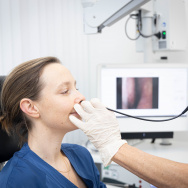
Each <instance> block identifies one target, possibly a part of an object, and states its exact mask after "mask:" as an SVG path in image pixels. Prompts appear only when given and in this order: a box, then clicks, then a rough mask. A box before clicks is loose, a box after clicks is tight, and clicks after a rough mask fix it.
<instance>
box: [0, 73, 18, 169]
mask: <svg viewBox="0 0 188 188" xmlns="http://www.w3.org/2000/svg"><path fill="white" fill-rule="evenodd" d="M4 79H5V76H0V96H1V89H2V85H3V81H4ZM0 109H1V106H0ZM0 115H1V110H0ZM19 149H20V148H19V146H18V138H17V137H16V136H8V134H7V133H6V132H5V131H4V130H2V126H1V123H0V171H1V169H2V167H3V164H4V162H6V161H8V160H9V159H10V158H11V157H12V156H13V154H14V153H15V152H16V151H18V150H19Z"/></svg>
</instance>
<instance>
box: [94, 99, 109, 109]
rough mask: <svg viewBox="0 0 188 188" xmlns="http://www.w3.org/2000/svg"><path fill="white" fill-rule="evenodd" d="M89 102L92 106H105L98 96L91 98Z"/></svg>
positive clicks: (102, 107)
mask: <svg viewBox="0 0 188 188" xmlns="http://www.w3.org/2000/svg"><path fill="white" fill-rule="evenodd" d="M91 104H92V105H93V107H94V108H101V109H104V108H106V107H105V106H104V105H103V104H102V103H101V102H100V100H99V99H98V98H93V99H91Z"/></svg>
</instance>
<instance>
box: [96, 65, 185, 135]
mask: <svg viewBox="0 0 188 188" xmlns="http://www.w3.org/2000/svg"><path fill="white" fill-rule="evenodd" d="M98 78H99V79H98V97H99V98H100V99H101V101H102V102H103V103H104V104H105V105H106V107H108V108H111V109H114V110H117V111H120V112H123V113H126V114H129V115H133V116H137V117H144V118H147V119H165V118H166V119H167V118H169V117H174V116H176V115H179V114H180V113H181V112H182V111H183V110H184V109H185V108H186V107H187V105H188V64H170V63H169V64H161V63H160V64H122V65H112V64H111V65H106V64H103V65H100V66H99V68H98ZM116 115H117V118H118V121H119V123H120V130H121V131H122V132H163V131H164V132H167V131H172V132H173V131H184V130H188V117H187V114H185V115H183V116H182V117H180V118H178V119H176V120H172V121H168V122H162V123H154V122H145V121H141V120H135V119H132V118H128V117H125V116H122V115H119V114H116Z"/></svg>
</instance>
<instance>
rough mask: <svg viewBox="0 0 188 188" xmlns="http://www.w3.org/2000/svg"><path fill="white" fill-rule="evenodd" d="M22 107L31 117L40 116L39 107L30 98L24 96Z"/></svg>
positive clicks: (21, 102)
mask: <svg viewBox="0 0 188 188" xmlns="http://www.w3.org/2000/svg"><path fill="white" fill-rule="evenodd" d="M20 108H21V110H22V111H23V112H24V113H25V114H27V115H28V116H29V117H33V118H39V117H40V114H39V110H38V108H37V107H36V106H35V104H34V102H33V101H32V100H30V99H28V98H24V99H22V100H21V101H20Z"/></svg>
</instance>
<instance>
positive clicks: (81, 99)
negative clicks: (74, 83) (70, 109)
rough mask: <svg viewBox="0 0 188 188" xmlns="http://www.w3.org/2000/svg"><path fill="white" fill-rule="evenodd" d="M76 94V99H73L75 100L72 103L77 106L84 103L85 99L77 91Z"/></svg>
mask: <svg viewBox="0 0 188 188" xmlns="http://www.w3.org/2000/svg"><path fill="white" fill-rule="evenodd" d="M77 92H78V93H77V96H76V98H75V100H74V103H75V104H77V103H78V104H79V103H81V102H82V101H84V100H86V99H85V97H84V95H82V94H81V93H80V92H79V91H77Z"/></svg>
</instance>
